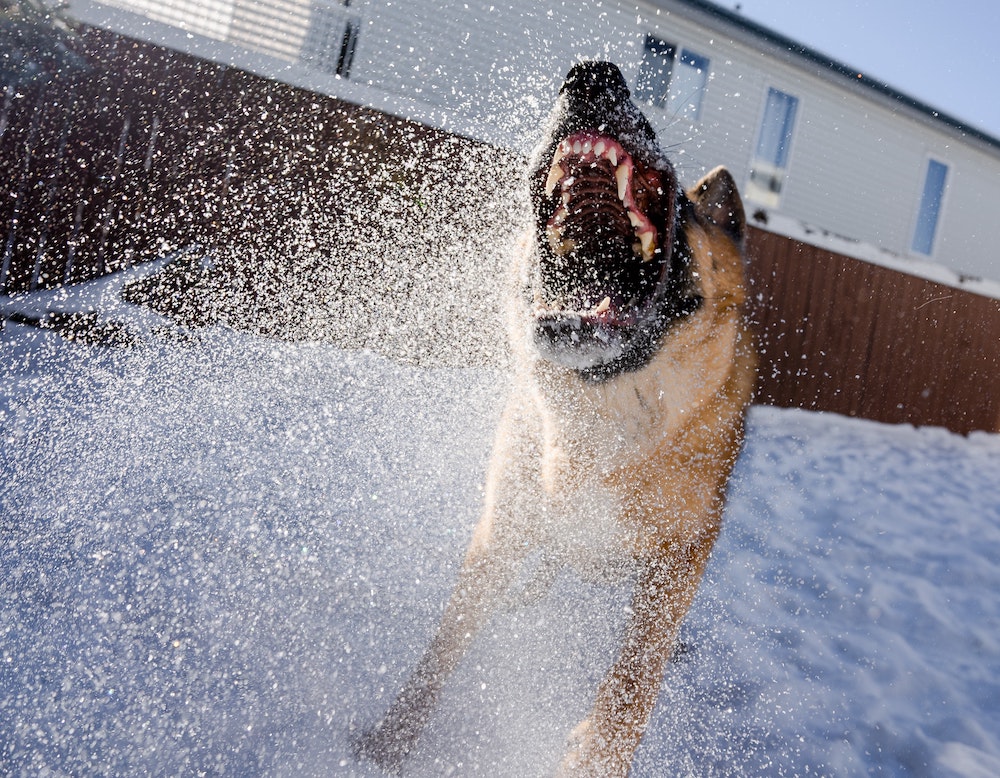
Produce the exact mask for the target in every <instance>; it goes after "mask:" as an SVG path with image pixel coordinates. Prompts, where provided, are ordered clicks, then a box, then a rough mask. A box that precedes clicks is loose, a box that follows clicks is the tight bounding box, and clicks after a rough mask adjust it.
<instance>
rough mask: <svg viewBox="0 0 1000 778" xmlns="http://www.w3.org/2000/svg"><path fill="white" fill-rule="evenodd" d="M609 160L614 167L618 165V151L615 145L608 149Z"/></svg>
mask: <svg viewBox="0 0 1000 778" xmlns="http://www.w3.org/2000/svg"><path fill="white" fill-rule="evenodd" d="M608 161H609V162H610V163H611V165H612V167H618V152H617V151H616V150H615V147H614V146H611V147H610V148H609V149H608Z"/></svg>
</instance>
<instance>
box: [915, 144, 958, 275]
mask: <svg viewBox="0 0 1000 778" xmlns="http://www.w3.org/2000/svg"><path fill="white" fill-rule="evenodd" d="M934 166H938V167H940V168H941V169H942V170H943V176H942V179H941V185H940V190H939V191H938V192H937V196H936V198H935V199H936V200H937V202H936V204H933V203H931V204H930V207H933V208H934V223H933V224H932V225H931V226H930V235H929V236H925V237H926V250H925V249H924V245H925V243H924V242H923V241H922V242H921V244H920V246H918V245H917V240H918V238H920V237H921V233H922V232H925V229H924V227H923V218H924V216H925V215H926V214H925V208H926V207H928V205H929V203H928V199H927V192H928V190H927V185H928V184H929V183H930V181H931V171H932V169H933V168H934ZM923 171H924V175H923V177H922V179H921V183H920V185H919V186H918V187H917V197H916V203H917V208H916V211H915V213H914V216H913V225H912V228H911V229H910V244H909V251H910V254H913V255H916V256H919V257H933V256H934V252H935V249H936V247H937V244H938V242H939V240H940V235H941V222H942V215H943V213H944V210H945V202H946V201H947V197H948V185H949V181H950V180H951V173H952V166H951V165H950V164H949V163H948V162H945V161H944V160H942V159H941V158H940V157H939V156H936V155H933V154H927V155H926V156H925V157H924V165H923Z"/></svg>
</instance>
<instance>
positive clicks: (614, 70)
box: [559, 62, 629, 100]
mask: <svg viewBox="0 0 1000 778" xmlns="http://www.w3.org/2000/svg"><path fill="white" fill-rule="evenodd" d="M559 91H560V93H563V94H566V95H568V96H570V97H576V98H583V99H585V100H592V99H593V98H595V97H598V96H600V95H605V94H610V95H612V96H614V97H615V98H617V99H620V100H627V99H628V96H629V94H628V85H627V84H626V83H625V77H624V76H622V72H621V71H620V70H619V69H618V66H617V65H615V64H614V63H613V62H581V63H580V64H579V65H574V66H573V68H572V69H571V70H570V71H569V73H568V74H567V75H566V81H565V82H564V83H563V85H562V89H560V90H559Z"/></svg>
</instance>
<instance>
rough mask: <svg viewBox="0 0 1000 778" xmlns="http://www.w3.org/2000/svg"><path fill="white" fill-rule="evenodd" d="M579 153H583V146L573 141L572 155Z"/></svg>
mask: <svg viewBox="0 0 1000 778" xmlns="http://www.w3.org/2000/svg"><path fill="white" fill-rule="evenodd" d="M581 151H583V144H582V143H580V141H573V153H574V154H579V153H580V152H581Z"/></svg>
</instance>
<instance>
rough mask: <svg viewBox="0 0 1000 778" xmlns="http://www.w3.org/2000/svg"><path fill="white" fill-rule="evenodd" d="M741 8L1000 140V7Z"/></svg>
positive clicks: (848, 3) (947, 2) (804, 4)
mask: <svg viewBox="0 0 1000 778" xmlns="http://www.w3.org/2000/svg"><path fill="white" fill-rule="evenodd" d="M715 2H717V3H718V4H719V5H722V6H723V7H725V8H728V9H730V10H733V9H734V8H735V7H736V5H737V0H715ZM738 2H739V5H740V6H741V11H740V12H741V13H742V14H743V15H744V16H745V17H747V18H748V19H752V20H753V21H755V22H758V23H760V24H763V25H765V26H767V27H770V28H771V29H773V30H775V31H777V32H780V33H782V34H784V35H787V36H788V37H790V38H793V39H795V40H797V41H799V42H800V43H803V44H805V45H807V46H810V47H811V48H814V49H817V50H819V51H821V52H823V53H824V54H827V55H829V56H830V57H831V58H832V59H836V60H839V61H840V62H843V63H844V64H846V65H850V66H851V67H853V68H856V69H857V70H858V72H859V73H864V74H865V75H867V76H871V77H873V78H876V79H879V80H881V81H884V82H886V83H887V84H889V85H890V86H892V87H894V88H895V89H897V90H898V91H900V92H904V93H906V94H908V95H911V96H912V97H915V98H917V99H919V100H922V101H924V102H926V103H929V104H930V105H932V106H934V107H935V108H938V109H940V110H942V111H944V112H946V113H949V114H951V115H953V116H954V117H956V118H957V119H960V120H962V121H963V122H966V123H967V124H971V125H972V126H974V127H977V128H979V129H981V130H984V131H985V132H988V133H990V134H991V135H994V136H996V137H1000V40H998V39H1000V0H825V1H823V2H818V1H817V0H738Z"/></svg>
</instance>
